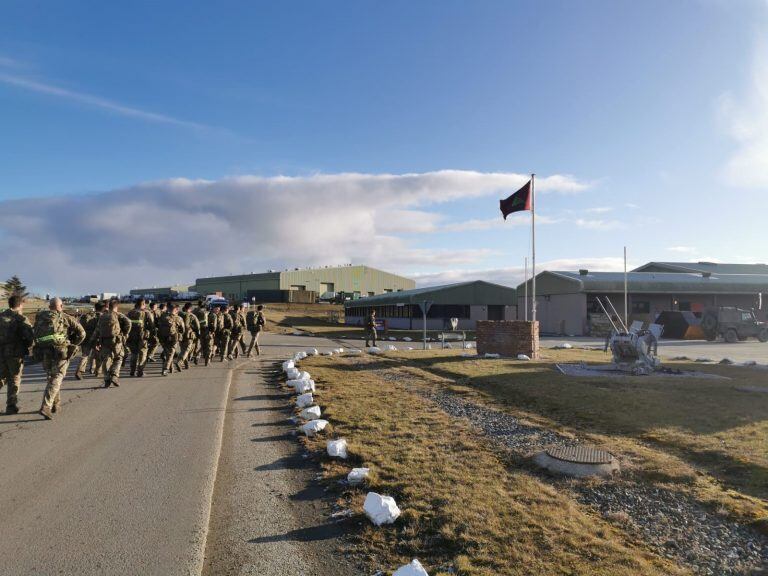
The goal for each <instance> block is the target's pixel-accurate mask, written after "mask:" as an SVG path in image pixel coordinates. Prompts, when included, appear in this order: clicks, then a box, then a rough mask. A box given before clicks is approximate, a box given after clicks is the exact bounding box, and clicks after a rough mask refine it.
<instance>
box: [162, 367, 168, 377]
mask: <svg viewBox="0 0 768 576" xmlns="http://www.w3.org/2000/svg"><path fill="white" fill-rule="evenodd" d="M160 376H168V370H166V369H165V368H163V371H162V372H160Z"/></svg>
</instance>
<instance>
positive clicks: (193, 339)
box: [179, 310, 200, 369]
mask: <svg viewBox="0 0 768 576" xmlns="http://www.w3.org/2000/svg"><path fill="white" fill-rule="evenodd" d="M179 317H180V318H181V319H182V320H183V321H184V332H183V334H182V337H181V354H180V357H179V362H181V364H182V365H183V367H184V368H185V369H186V368H189V359H190V358H192V357H193V355H194V352H195V346H197V341H198V339H199V338H200V321H199V320H198V319H197V316H195V315H194V314H193V313H192V311H191V310H190V311H182V312H179Z"/></svg>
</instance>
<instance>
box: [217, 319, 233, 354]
mask: <svg viewBox="0 0 768 576" xmlns="http://www.w3.org/2000/svg"><path fill="white" fill-rule="evenodd" d="M219 323H220V324H219V327H220V329H219V341H218V347H219V355H220V356H221V361H222V362H224V357H225V356H227V355H228V352H229V339H230V337H231V335H232V316H230V315H229V312H228V311H227V312H222V313H221V315H220V316H219Z"/></svg>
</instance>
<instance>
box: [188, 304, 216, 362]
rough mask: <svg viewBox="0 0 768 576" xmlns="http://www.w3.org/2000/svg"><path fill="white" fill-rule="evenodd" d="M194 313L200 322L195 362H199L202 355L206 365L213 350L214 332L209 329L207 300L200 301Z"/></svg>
mask: <svg viewBox="0 0 768 576" xmlns="http://www.w3.org/2000/svg"><path fill="white" fill-rule="evenodd" d="M192 314H194V315H195V318H197V323H198V324H200V337H199V338H198V339H197V343H196V346H195V351H194V360H195V364H197V359H198V358H199V357H200V356H202V357H203V361H204V362H205V365H206V366H208V364H209V363H210V361H211V354H212V352H213V351H212V348H213V333H212V332H211V330H209V329H208V311H207V310H206V309H205V302H203V301H202V300H200V301H198V303H197V308H195V309H194V310H193V311H192Z"/></svg>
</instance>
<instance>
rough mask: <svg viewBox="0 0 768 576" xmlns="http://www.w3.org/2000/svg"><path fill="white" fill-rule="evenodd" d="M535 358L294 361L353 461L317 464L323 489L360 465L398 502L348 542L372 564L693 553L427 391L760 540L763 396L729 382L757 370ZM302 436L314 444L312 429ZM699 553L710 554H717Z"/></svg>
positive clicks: (527, 566) (481, 571) (600, 562)
mask: <svg viewBox="0 0 768 576" xmlns="http://www.w3.org/2000/svg"><path fill="white" fill-rule="evenodd" d="M545 355H546V357H545V358H544V359H542V360H541V361H538V362H518V361H513V360H485V359H476V358H465V357H462V356H461V355H460V354H459V353H457V352H451V351H445V352H429V351H428V352H421V351H412V352H393V353H388V354H386V355H385V356H375V357H374V356H369V355H364V356H357V357H354V356H351V357H343V358H336V357H334V358H313V359H310V360H306V361H304V363H303V364H302V368H303V369H307V370H309V371H310V372H311V374H312V376H313V378H314V379H315V380H316V382H317V383H318V386H319V388H318V393H317V398H318V402H319V404H320V405H321V406H322V408H323V411H324V417H325V418H327V419H328V420H329V421H330V422H331V425H332V430H331V431H330V434H331V435H332V436H334V437H344V438H346V439H347V440H348V442H349V446H350V454H351V461H350V462H345V463H343V464H340V463H337V462H332V461H330V460H328V459H327V458H324V459H322V461H323V467H324V473H325V476H326V478H327V480H328V482H329V486H331V487H336V486H338V483H337V481H338V480H340V479H341V478H343V476H344V475H345V474H346V472H347V471H348V470H349V468H350V466H352V465H364V466H368V467H370V468H371V469H372V478H371V482H370V489H372V490H375V491H377V492H380V493H385V494H389V495H392V496H394V497H395V498H396V500H397V501H398V504H399V505H400V507H401V508H402V509H403V516H402V517H401V519H400V520H398V522H397V523H396V524H395V525H394V526H393V527H389V528H383V529H382V528H374V527H372V526H370V525H369V524H368V523H367V522H365V523H364V524H363V528H362V529H361V530H360V531H359V532H358V533H356V534H355V536H354V543H353V546H352V548H353V549H354V550H355V551H357V552H360V553H364V554H365V556H366V559H367V561H368V562H369V563H370V565H371V566H373V567H376V566H384V567H393V566H396V565H398V563H403V562H405V561H407V560H410V559H411V558H412V557H419V558H420V559H422V561H426V563H427V564H428V565H429V566H430V574H449V573H458V574H462V575H490V574H505V575H507V574H508V575H513V574H514V575H517V574H573V575H575V574H584V575H587V574H589V575H593V574H595V575H597V574H606V575H608V574H610V575H619V574H627V575H628V574H685V573H689V570H690V569H691V565H695V564H696V562H697V560H691V561H690V563H689V565H686V563H685V562H682V563H681V562H678V561H677V556H676V554H678V552H675V553H667V552H666V550H665V549H664V547H663V546H660V545H659V544H658V543H654V542H653V541H652V538H651V539H649V541H645V540H644V539H643V538H642V537H641V536H642V534H643V532H642V531H641V530H638V529H637V526H634V525H633V524H632V517H631V512H632V510H631V509H630V510H629V512H630V514H626V513H623V512H621V513H611V514H601V513H600V512H599V510H597V509H596V507H595V506H590V505H588V504H587V503H585V502H584V501H583V499H580V498H579V497H578V495H579V494H583V493H585V492H589V493H592V492H594V493H598V494H599V493H600V490H601V489H602V488H601V487H600V486H601V485H603V486H604V485H605V484H601V481H579V482H576V483H574V482H572V481H563V480H559V479H551V478H548V477H547V476H546V475H545V474H542V473H541V472H540V471H538V470H537V469H535V467H533V466H532V464H531V462H530V458H529V456H530V454H527V453H525V451H524V450H516V449H504V448H503V447H502V446H500V444H499V442H498V440H497V439H496V438H493V437H491V436H490V435H488V434H483V433H479V431H478V429H477V428H476V427H475V426H474V425H473V424H472V423H471V422H470V421H469V420H467V419H466V418H461V417H455V416H451V415H449V414H448V413H446V411H445V410H444V409H443V406H442V405H441V404H440V403H439V402H437V401H436V400H435V396H434V395H435V393H439V394H442V395H447V396H448V397H451V398H459V399H460V400H461V401H463V402H469V403H471V404H472V405H474V406H478V407H481V408H483V409H488V410H493V411H494V412H493V413H494V414H495V413H499V412H500V413H503V414H505V415H509V416H512V417H514V418H516V419H517V421H519V422H521V423H524V424H525V425H530V426H533V427H540V428H541V429H543V430H555V431H557V433H558V434H562V435H564V436H570V437H574V438H579V439H580V441H583V442H587V443H590V444H594V445H597V446H600V447H603V448H606V449H609V450H610V451H611V452H612V453H614V454H615V455H616V456H618V457H619V459H620V461H621V464H622V473H621V482H623V483H624V484H623V485H626V486H630V487H632V486H635V487H639V489H642V490H646V489H647V490H655V489H659V490H662V491H664V493H665V494H671V495H673V496H674V498H679V499H680V501H681V502H683V504H684V505H685V506H689V507H690V506H692V507H693V508H694V509H698V507H701V509H702V510H706V511H707V515H708V516H707V518H708V519H714V520H715V521H717V522H720V521H722V522H725V523H731V524H733V525H734V526H744V527H750V528H745V529H747V530H752V532H749V533H750V534H752V533H754V534H755V535H756V536H755V537H756V538H757V540H756V541H757V542H758V546H759V543H760V542H764V541H765V540H760V538H762V537H761V536H760V532H759V530H762V531H763V532H764V533H768V523H767V519H768V444H767V440H766V439H767V438H768V394H766V393H764V392H760V391H757V392H750V391H746V392H742V391H739V390H738V388H743V387H757V388H758V389H759V390H768V385H767V383H768V378H766V377H767V376H768V374H766V373H765V372H761V371H758V370H755V369H750V368H737V367H726V366H722V367H721V366H704V367H703V366H699V365H695V366H692V365H688V366H683V365H679V366H678V367H681V368H686V369H696V370H702V371H707V372H712V373H716V374H722V375H727V376H728V377H729V378H730V379H706V378H677V379H670V378H662V377H647V378H645V377H640V378H622V377H608V378H605V377H600V378H569V377H566V376H563V375H562V374H559V373H558V372H557V371H556V370H555V369H554V363H555V362H561V361H587V362H604V361H605V360H606V357H605V356H604V355H603V354H602V353H599V352H589V351H581V350H578V351H577V350H568V351H545ZM306 442H307V443H308V445H309V447H310V448H312V449H315V450H317V451H322V450H324V442H325V438H322V439H310V440H306ZM591 483H593V484H594V485H593V484H591ZM365 491H366V489H355V488H346V489H343V490H340V491H339V492H338V498H339V504H340V505H342V506H344V507H349V508H352V509H353V510H358V511H359V510H361V508H362V500H363V498H364V496H365ZM658 521H659V522H661V521H662V520H658ZM708 521H709V520H708ZM729 525H730V524H729ZM692 528H693V527H691V526H689V527H682V526H681V527H675V526H672V527H670V530H684V531H685V530H689V529H692ZM652 529H653V527H651V530H652ZM754 529H756V530H754ZM737 530H741V528H738V529H737ZM750 537H751V536H750ZM681 541H682V542H684V538H682V537H681ZM751 545H752V544H750V546H751ZM704 546H705V548H706V546H707V544H706V543H705V544H704ZM679 554H684V551H680V552H679ZM688 554H691V553H688ZM702 554H703V555H704V556H706V555H707V554H709V556H708V558H710V559H712V558H713V557H714V558H715V559H714V560H712V561H714V562H717V561H718V560H717V556H719V555H724V554H721V553H719V552H718V551H717V550H716V549H715V550H704V551H703V552H702ZM745 566H746V565H745ZM450 570H455V572H450ZM750 570H751V568H750V567H749V566H747V567H745V568H744V572H739V571H734V572H728V573H734V574H737V573H744V574H748V573H750ZM713 573H721V572H717V571H714V572H713Z"/></svg>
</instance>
